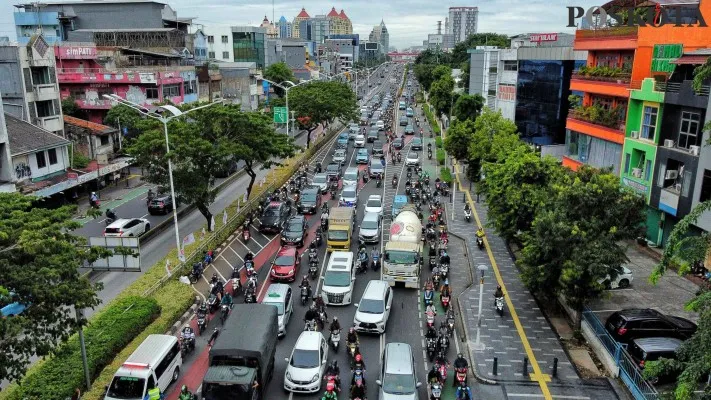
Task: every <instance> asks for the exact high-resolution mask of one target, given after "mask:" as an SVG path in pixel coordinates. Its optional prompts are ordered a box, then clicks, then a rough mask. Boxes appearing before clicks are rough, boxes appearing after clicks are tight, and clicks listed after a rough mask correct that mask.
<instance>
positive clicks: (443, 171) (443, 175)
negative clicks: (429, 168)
mask: <svg viewBox="0 0 711 400" xmlns="http://www.w3.org/2000/svg"><path fill="white" fill-rule="evenodd" d="M439 178H440V179H442V181H444V182H446V183H447V184H448V185H451V184H452V173H451V172H450V171H449V168H447V167H442V168H440V170H439Z"/></svg>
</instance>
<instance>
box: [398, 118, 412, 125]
mask: <svg viewBox="0 0 711 400" xmlns="http://www.w3.org/2000/svg"><path fill="white" fill-rule="evenodd" d="M409 123H410V120H409V119H408V118H407V117H406V116H402V117H400V126H407V124H409Z"/></svg>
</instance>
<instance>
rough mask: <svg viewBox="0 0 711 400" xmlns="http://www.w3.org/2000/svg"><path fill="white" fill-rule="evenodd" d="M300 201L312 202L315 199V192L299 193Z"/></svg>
mask: <svg viewBox="0 0 711 400" xmlns="http://www.w3.org/2000/svg"><path fill="white" fill-rule="evenodd" d="M301 201H302V202H310V203H313V202H315V201H316V193H315V192H304V193H302V194H301Z"/></svg>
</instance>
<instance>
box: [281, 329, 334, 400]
mask: <svg viewBox="0 0 711 400" xmlns="http://www.w3.org/2000/svg"><path fill="white" fill-rule="evenodd" d="M327 361H328V345H327V343H326V339H324V337H323V335H322V334H321V332H313V331H304V332H301V335H300V336H299V338H298V339H297V340H296V345H294V350H292V351H291V357H288V358H286V362H287V363H288V365H287V367H286V372H284V390H286V391H289V392H297V393H316V392H319V391H320V390H321V380H322V378H323V373H324V371H325V369H326V363H327Z"/></svg>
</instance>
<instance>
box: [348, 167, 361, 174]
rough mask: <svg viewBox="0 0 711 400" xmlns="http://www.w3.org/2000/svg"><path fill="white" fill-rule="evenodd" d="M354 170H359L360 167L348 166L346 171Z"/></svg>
mask: <svg viewBox="0 0 711 400" xmlns="http://www.w3.org/2000/svg"><path fill="white" fill-rule="evenodd" d="M353 171H358V167H348V168H346V173H349V172H353Z"/></svg>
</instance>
